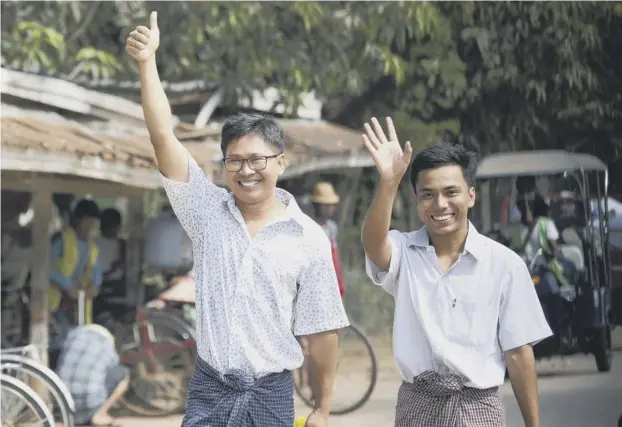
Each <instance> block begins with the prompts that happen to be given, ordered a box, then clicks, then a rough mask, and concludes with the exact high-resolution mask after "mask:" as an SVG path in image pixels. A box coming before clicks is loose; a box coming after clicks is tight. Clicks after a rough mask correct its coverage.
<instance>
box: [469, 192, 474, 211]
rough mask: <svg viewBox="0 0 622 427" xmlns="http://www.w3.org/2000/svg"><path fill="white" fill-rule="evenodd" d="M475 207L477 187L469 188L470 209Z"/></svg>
mask: <svg viewBox="0 0 622 427" xmlns="http://www.w3.org/2000/svg"><path fill="white" fill-rule="evenodd" d="M473 206H475V187H470V188H469V208H472V207H473Z"/></svg>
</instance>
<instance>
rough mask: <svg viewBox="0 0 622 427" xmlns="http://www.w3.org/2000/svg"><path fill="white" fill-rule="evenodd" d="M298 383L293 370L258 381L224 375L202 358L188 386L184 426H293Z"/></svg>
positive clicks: (233, 373) (245, 377)
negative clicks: (295, 392) (295, 389)
mask: <svg viewBox="0 0 622 427" xmlns="http://www.w3.org/2000/svg"><path fill="white" fill-rule="evenodd" d="M292 425H294V382H293V379H292V374H291V372H289V371H283V372H279V373H276V374H270V375H267V376H265V377H262V378H259V379H257V380H255V379H253V378H252V377H251V376H250V375H248V374H244V373H242V372H240V371H233V372H230V373H227V374H224V375H223V374H220V373H219V372H217V371H216V370H215V369H214V368H212V367H211V366H210V365H208V364H207V362H205V361H204V360H202V359H201V358H200V357H197V362H196V365H195V367H194V373H193V375H192V378H191V379H190V384H189V386H188V403H187V406H186V414H185V416H184V420H183V422H182V427H292Z"/></svg>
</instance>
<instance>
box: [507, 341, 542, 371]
mask: <svg viewBox="0 0 622 427" xmlns="http://www.w3.org/2000/svg"><path fill="white" fill-rule="evenodd" d="M504 357H505V364H506V365H507V367H508V372H509V373H510V375H511V373H512V371H513V370H520V371H522V370H524V369H531V368H535V357H534V354H533V348H532V347H531V345H529V344H525V345H521V346H520V347H516V348H513V349H510V350H506V351H505V352H504Z"/></svg>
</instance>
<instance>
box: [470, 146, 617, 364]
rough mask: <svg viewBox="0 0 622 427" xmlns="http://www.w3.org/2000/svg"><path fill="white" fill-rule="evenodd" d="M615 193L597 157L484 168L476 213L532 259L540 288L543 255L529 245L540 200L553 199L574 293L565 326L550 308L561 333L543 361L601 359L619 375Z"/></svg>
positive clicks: (561, 155) (511, 159) (507, 157)
mask: <svg viewBox="0 0 622 427" xmlns="http://www.w3.org/2000/svg"><path fill="white" fill-rule="evenodd" d="M607 186H608V173H607V166H606V165H605V164H604V163H603V162H602V161H600V160H599V159H598V158H596V157H593V156H590V155H586V154H575V153H569V152H566V151H555V150H546V151H529V152H527V151H524V152H512V153H502V154H495V155H491V156H489V157H486V158H484V159H483V160H482V162H481V163H480V166H479V168H478V171H477V187H478V198H479V203H478V204H477V207H476V209H475V210H474V211H473V213H472V216H473V217H472V221H473V222H474V223H476V224H477V226H478V228H479V229H480V230H482V231H483V232H484V233H485V234H486V235H488V236H489V237H491V238H493V239H495V240H497V241H499V242H501V243H504V244H505V245H507V246H510V247H511V248H512V249H514V250H515V251H516V252H517V253H519V254H520V255H521V256H522V257H523V258H524V259H525V260H526V262H527V263H528V266H529V267H530V272H531V273H532V279H533V281H534V285H535V286H538V283H539V280H540V274H541V273H542V268H541V267H542V265H543V263H539V262H538V260H539V257H541V256H542V250H540V251H539V252H538V253H529V250H528V248H529V242H528V239H529V236H530V235H532V233H533V231H534V230H533V227H534V226H535V221H534V218H533V217H532V212H533V207H534V203H535V200H536V199H537V198H541V199H540V200H545V203H546V204H547V206H548V207H547V210H548V212H547V217H549V218H551V219H552V220H553V222H554V224H555V226H556V228H557V230H558V231H559V235H560V239H559V241H558V242H557V244H556V251H555V252H556V257H559V259H561V260H564V262H565V263H566V265H568V266H570V267H571V268H569V269H568V270H572V275H571V276H570V277H569V278H568V282H567V283H566V285H565V288H566V290H567V291H568V290H570V292H566V294H565V295H563V298H564V302H563V304H565V306H564V310H565V311H563V312H564V313H567V316H561V317H563V320H562V321H561V322H560V319H559V318H550V317H549V315H548V313H547V310H546V309H545V313H547V320H548V321H549V323H550V324H551V325H552V328H553V325H556V326H560V325H561V326H560V328H553V330H554V331H555V334H554V336H553V337H551V338H549V339H546V340H544V341H542V342H541V343H539V344H538V345H536V346H535V347H534V352H535V354H536V357H537V358H548V357H551V356H555V355H564V354H566V355H567V354H574V353H581V352H582V353H585V354H593V355H594V357H595V359H596V365H597V368H598V370H599V371H600V372H607V371H609V370H610V369H611V363H612V342H611V333H612V329H613V328H614V327H615V326H616V324H620V323H621V321H622V313H621V312H615V311H621V310H619V308H614V307H620V304H619V303H614V302H612V300H611V266H610V259H609V256H610V255H609V219H610V217H611V215H612V213H610V212H609V210H608V205H607ZM538 265H539V266H540V267H538ZM541 289H542V288H540V289H538V291H540V290H541ZM540 300H541V302H542V303H543V307H545V303H544V300H543V297H541V298H540ZM560 331H562V332H560ZM564 337H565V339H562V338H564Z"/></svg>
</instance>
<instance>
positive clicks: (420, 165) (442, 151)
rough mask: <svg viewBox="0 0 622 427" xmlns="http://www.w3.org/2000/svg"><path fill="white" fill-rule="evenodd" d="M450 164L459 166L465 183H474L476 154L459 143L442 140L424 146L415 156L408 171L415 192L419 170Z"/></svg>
mask: <svg viewBox="0 0 622 427" xmlns="http://www.w3.org/2000/svg"><path fill="white" fill-rule="evenodd" d="M450 165H456V166H460V169H462V175H463V176H464V179H465V181H466V182H467V184H468V185H469V186H473V185H475V173H476V171H477V154H476V153H475V152H474V151H470V150H467V149H466V148H465V147H464V146H463V145H461V144H455V143H451V142H446V141H442V142H438V143H436V144H433V145H429V146H427V147H425V148H424V149H423V150H421V151H419V152H418V153H417V155H416V156H415V159H414V160H413V163H412V166H411V171H410V182H411V184H412V186H413V189H414V190H415V192H417V179H418V177H419V172H422V171H424V170H427V169H436V168H440V167H442V166H450Z"/></svg>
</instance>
